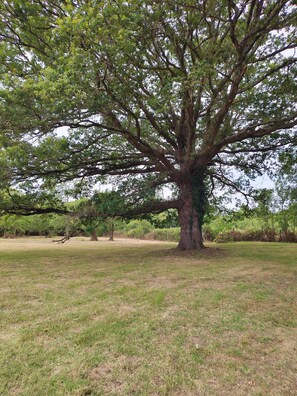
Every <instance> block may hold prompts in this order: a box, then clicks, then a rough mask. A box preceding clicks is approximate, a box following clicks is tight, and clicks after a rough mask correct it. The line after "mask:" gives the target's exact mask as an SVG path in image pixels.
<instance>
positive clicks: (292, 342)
mask: <svg viewBox="0 0 297 396" xmlns="http://www.w3.org/2000/svg"><path fill="white" fill-rule="evenodd" d="M174 246H175V245H174V244H170V243H159V242H138V241H126V242H124V241H117V242H114V243H111V242H105V241H102V240H101V241H99V242H88V241H86V240H84V239H83V238H77V239H73V240H70V241H69V242H68V243H66V244H65V245H53V244H51V242H50V241H49V240H47V239H29V240H26V239H20V240H12V241H5V240H0V308H1V322H0V323H1V327H0V394H1V395H81V396H82V395H174V396H175V395H176V396H177V395H185V396H186V395H207V396H208V395H255V396H256V395H257V396H260V395H263V396H264V395H265V396H266V395H275V396H279V395H295V394H296V378H297V377H296V376H297V363H296V355H297V313H296V306H297V304H296V294H297V293H296V274H297V266H296V256H297V249H296V245H293V244H280V243H248V242H245V243H235V244H225V245H224V246H222V245H220V246H219V249H218V247H217V246H215V245H211V246H212V249H206V251H203V252H201V253H199V252H198V253H195V254H193V255H187V256H186V255H183V254H181V253H177V252H175V251H174V250H172V248H173V247H174Z"/></svg>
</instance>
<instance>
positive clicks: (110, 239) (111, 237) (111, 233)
mask: <svg viewBox="0 0 297 396" xmlns="http://www.w3.org/2000/svg"><path fill="white" fill-rule="evenodd" d="M113 234H114V223H113V222H112V223H111V226H110V234H109V235H110V236H109V241H114V239H113Z"/></svg>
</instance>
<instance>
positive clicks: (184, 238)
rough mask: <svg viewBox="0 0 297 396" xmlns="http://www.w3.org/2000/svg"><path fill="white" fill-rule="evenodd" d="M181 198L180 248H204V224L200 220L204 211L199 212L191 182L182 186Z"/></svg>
mask: <svg viewBox="0 0 297 396" xmlns="http://www.w3.org/2000/svg"><path fill="white" fill-rule="evenodd" d="M180 199H181V206H180V208H179V210H178V216H179V223H180V228H181V232H180V240H179V244H178V248H179V249H180V250H200V249H203V248H204V245H203V238H202V225H201V224H200V221H199V219H201V218H203V213H202V214H201V213H200V214H199V213H198V212H197V208H196V205H195V202H194V193H193V188H192V185H191V183H188V184H183V185H181V186H180Z"/></svg>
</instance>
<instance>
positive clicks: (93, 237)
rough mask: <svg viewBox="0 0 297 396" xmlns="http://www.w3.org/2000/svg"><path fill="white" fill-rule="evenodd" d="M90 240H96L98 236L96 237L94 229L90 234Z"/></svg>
mask: <svg viewBox="0 0 297 396" xmlns="http://www.w3.org/2000/svg"><path fill="white" fill-rule="evenodd" d="M90 241H93V242H96V241H98V238H97V233H96V231H93V232H92V235H91V238H90Z"/></svg>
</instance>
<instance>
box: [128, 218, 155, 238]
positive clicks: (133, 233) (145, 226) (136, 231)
mask: <svg viewBox="0 0 297 396" xmlns="http://www.w3.org/2000/svg"><path fill="white" fill-rule="evenodd" d="M153 228H154V226H153V225H152V224H151V223H150V222H149V221H147V220H132V221H130V222H129V223H128V224H127V225H126V227H125V231H126V232H127V235H128V236H129V237H131V238H143V237H144V235H145V234H147V233H148V232H149V231H151V230H153Z"/></svg>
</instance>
